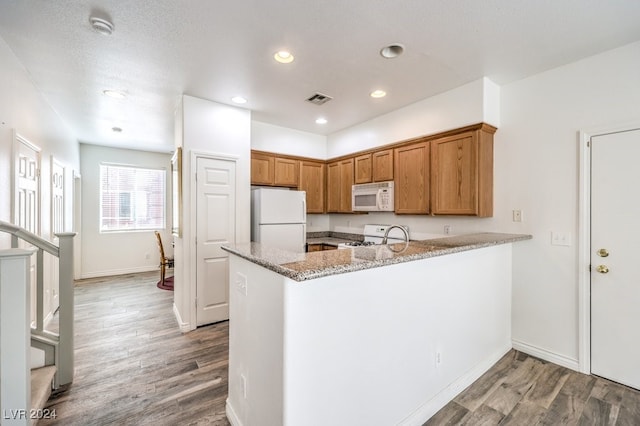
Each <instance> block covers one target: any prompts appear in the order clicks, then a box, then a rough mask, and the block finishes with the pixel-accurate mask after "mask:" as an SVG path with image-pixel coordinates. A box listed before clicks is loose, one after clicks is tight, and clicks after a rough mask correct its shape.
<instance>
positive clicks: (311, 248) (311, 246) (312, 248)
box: [307, 243, 338, 253]
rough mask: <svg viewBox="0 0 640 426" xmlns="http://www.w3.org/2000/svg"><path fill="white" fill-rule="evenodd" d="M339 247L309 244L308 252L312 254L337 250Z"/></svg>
mask: <svg viewBox="0 0 640 426" xmlns="http://www.w3.org/2000/svg"><path fill="white" fill-rule="evenodd" d="M337 249H338V247H336V246H332V245H331V244H324V243H319V244H307V252H308V253H311V252H314V251H324V250H337Z"/></svg>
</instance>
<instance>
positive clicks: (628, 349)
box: [591, 130, 640, 389]
mask: <svg viewBox="0 0 640 426" xmlns="http://www.w3.org/2000/svg"><path fill="white" fill-rule="evenodd" d="M638 158H640V130H632V131H627V132H620V133H613V134H608V135H602V136H596V137H593V138H591V372H592V373H593V374H597V375H599V376H602V377H606V378H608V379H611V380H614V381H616V382H619V383H622V384H625V385H627V386H631V387H634V388H636V389H640V368H638V361H639V360H640V328H639V327H638V324H640V269H638V267H637V264H638V262H639V259H638V253H639V251H638V248H637V246H638V236H640V220H639V218H640V197H639V196H638V195H639V192H638V183H639V182H640V167H638Z"/></svg>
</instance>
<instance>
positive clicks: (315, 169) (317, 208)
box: [298, 160, 325, 213]
mask: <svg viewBox="0 0 640 426" xmlns="http://www.w3.org/2000/svg"><path fill="white" fill-rule="evenodd" d="M298 189H299V190H300V191H305V192H306V193H307V213H324V211H325V209H324V198H325V197H324V193H325V190H324V189H325V164H324V162H319V161H306V160H301V161H300V180H299V183H298Z"/></svg>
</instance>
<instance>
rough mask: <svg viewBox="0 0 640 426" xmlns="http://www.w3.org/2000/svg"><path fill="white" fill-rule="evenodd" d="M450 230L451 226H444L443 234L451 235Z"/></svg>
mask: <svg viewBox="0 0 640 426" xmlns="http://www.w3.org/2000/svg"><path fill="white" fill-rule="evenodd" d="M451 230H452V229H451V225H445V226H444V233H445V235H449V234H451Z"/></svg>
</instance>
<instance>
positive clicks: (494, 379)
mask: <svg viewBox="0 0 640 426" xmlns="http://www.w3.org/2000/svg"><path fill="white" fill-rule="evenodd" d="M157 279H158V274H157V273H155V274H136V275H127V276H120V277H113V278H108V279H92V280H83V281H79V282H77V284H76V290H75V301H76V322H75V334H76V351H75V356H76V358H75V361H76V368H75V377H74V382H73V384H72V385H71V386H70V387H69V389H67V390H66V391H65V392H61V393H59V394H57V395H54V396H53V397H52V398H51V399H50V400H49V404H48V408H49V409H51V410H53V409H55V410H56V415H57V418H56V419H55V420H53V419H49V420H41V421H40V422H39V423H38V424H39V425H54V424H60V425H65V426H66V425H83V426H84V425H111V424H116V425H145V424H154V425H191V424H193V425H196V424H197V425H200V424H207V425H229V423H228V421H227V419H226V416H225V412H224V411H225V399H226V396H227V368H228V348H229V340H228V339H229V336H228V334H229V329H228V323H227V322H223V323H218V324H214V325H211V326H207V327H201V328H198V329H197V330H195V331H193V332H190V333H186V334H182V333H181V332H180V331H179V329H178V326H177V324H176V320H175V317H174V315H173V312H172V304H173V293H172V292H170V291H165V290H160V289H158V288H157V287H156V285H155V284H156V281H157ZM54 326H55V324H54ZM498 424H499V425H518V426H521V425H527V426H529V425H620V426H622V425H634V426H635V425H640V392H638V391H635V390H632V389H630V388H627V387H624V386H621V385H618V384H616V383H613V382H610V381H607V380H604V379H601V378H597V377H594V376H587V375H583V374H579V373H576V372H574V371H572V370H568V369H566V368H563V367H560V366H557V365H555V364H551V363H548V362H545V361H542V360H539V359H537V358H533V357H530V356H528V355H526V354H523V353H521V352H517V351H510V352H509V353H508V354H507V355H505V356H504V357H503V358H502V359H501V360H500V361H499V362H498V363H497V364H496V365H495V366H493V367H492V368H491V369H490V370H489V371H488V372H487V373H485V374H484V375H483V376H482V377H481V378H480V379H478V380H477V381H476V382H475V383H474V384H473V385H471V386H470V387H469V388H468V389H466V390H465V391H463V392H462V393H461V394H460V395H458V396H457V397H456V398H455V399H454V400H453V401H451V402H450V403H449V404H448V405H447V406H445V407H444V408H443V409H442V410H440V411H439V412H438V413H437V414H436V415H435V416H434V417H432V418H431V419H429V420H428V421H427V422H426V423H425V425H429V426H431V425H438V426H439V425H472V426H473V425H498ZM258 426H260V425H258ZM296 426H298V425H296ZM300 426H304V425H300ZM327 426H333V425H327ZM349 426H351V425H349ZM367 426H369V425H367ZM382 426H386V425H382Z"/></svg>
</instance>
